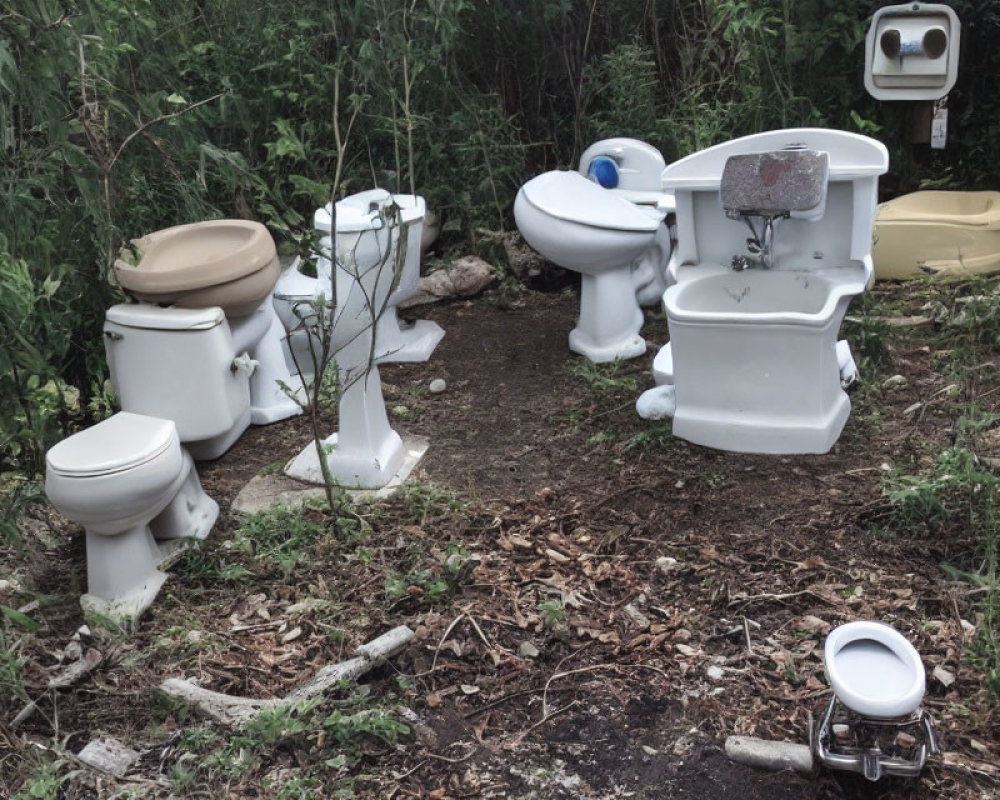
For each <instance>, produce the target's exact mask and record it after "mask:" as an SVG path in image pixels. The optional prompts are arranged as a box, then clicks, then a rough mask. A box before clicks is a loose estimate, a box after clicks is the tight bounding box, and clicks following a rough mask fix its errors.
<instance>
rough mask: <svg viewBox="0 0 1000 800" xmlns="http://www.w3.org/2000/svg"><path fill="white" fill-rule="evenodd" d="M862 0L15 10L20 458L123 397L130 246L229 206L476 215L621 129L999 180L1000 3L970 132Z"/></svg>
mask: <svg viewBox="0 0 1000 800" xmlns="http://www.w3.org/2000/svg"><path fill="white" fill-rule="evenodd" d="M879 5H880V4H879V3H876V2H870V1H865V0H799V1H798V2H792V0H753V2H751V0H701V1H700V2H699V1H698V0H646V2H635V0H416V2H414V0H299V2H296V3H279V2H274V0H178V1H177V2H173V3H160V2H155V0H8V2H5V3H0V326H2V327H0V336H2V339H0V472H2V471H4V470H16V471H18V472H20V473H24V474H29V475H30V474H37V473H38V472H39V471H40V470H41V468H42V466H43V455H44V451H45V448H46V447H47V446H49V445H50V444H52V443H53V442H54V441H55V440H56V439H58V438H59V437H60V436H62V435H65V433H66V432H67V431H68V430H70V429H72V428H73V427H74V426H77V425H80V424H84V423H85V422H87V421H88V420H89V419H92V418H94V417H95V416H101V415H103V414H105V413H106V412H107V408H108V406H107V402H106V397H105V390H104V378H105V376H106V367H105V365H104V361H103V349H102V343H101V336H100V326H101V320H102V318H103V312H104V309H105V308H106V307H107V306H108V305H109V304H111V303H112V302H115V301H116V300H119V299H120V298H121V293H120V290H119V289H118V288H117V287H116V286H115V285H114V283H113V281H112V279H111V276H110V274H109V267H110V264H111V262H112V260H113V257H114V254H115V253H116V252H117V251H118V249H119V248H120V247H121V246H122V245H123V244H124V243H126V242H127V241H128V239H130V238H132V237H135V236H138V235H141V234H143V233H147V232H149V231H152V230H154V229H157V228H160V227H164V226H168V225H173V224H179V223H184V222H191V221H195V220H199V219H205V218H210V217H218V216H237V217H251V218H256V219H260V220H262V221H264V222H265V223H267V224H268V225H269V226H270V227H271V229H272V231H274V233H275V234H276V236H278V238H279V239H282V240H284V241H287V242H295V241H297V240H299V239H301V237H302V235H303V234H305V233H307V230H308V225H309V220H310V218H311V212H312V210H313V209H314V208H316V206H317V205H319V204H321V203H323V202H326V201H327V200H328V199H329V195H330V190H331V182H332V177H333V174H334V170H335V167H336V162H337V156H338V143H337V140H336V136H335V133H334V121H335V120H337V121H339V123H340V125H341V130H342V132H343V131H344V130H345V129H346V128H347V126H348V123H349V121H350V120H351V119H352V117H353V118H354V125H353V127H352V128H351V132H350V137H349V140H348V142H347V144H346V147H344V148H343V151H344V153H343V154H344V155H345V156H346V161H345V170H344V175H343V180H342V182H341V186H340V188H341V191H342V193H346V192H352V191H357V190H360V189H363V188H367V187H370V186H372V185H373V184H378V185H383V186H386V187H387V188H391V189H398V190H402V191H412V190H414V189H415V190H416V191H418V192H419V193H421V194H423V195H425V196H426V197H427V198H428V201H429V203H430V205H431V207H433V208H435V209H437V210H439V211H440V212H442V213H443V214H444V215H445V216H446V218H448V219H450V220H452V221H453V224H454V223H457V226H456V227H457V230H459V231H461V232H462V233H463V234H464V236H465V239H466V241H467V243H468V245H469V246H470V247H472V246H475V243H476V241H477V231H479V230H482V229H484V228H485V229H489V230H504V229H510V228H511V227H512V221H511V214H510V210H511V205H512V201H513V197H514V194H515V192H516V191H517V188H518V186H519V185H520V184H521V183H522V182H523V181H524V180H526V179H527V178H528V177H530V176H531V175H533V174H535V173H537V172H538V171H541V170H543V169H548V168H553V167H557V166H562V167H565V166H568V165H571V164H573V162H574V161H575V159H576V158H577V156H578V155H579V153H580V152H581V150H582V149H583V148H584V147H586V146H587V145H588V144H589V143H590V142H592V141H594V140H596V139H597V138H601V137H604V136H609V135H629V136H635V137H638V138H642V139H646V140H647V141H649V142H651V143H652V144H654V145H656V146H657V147H659V148H660V149H661V150H662V151H663V153H664V156H665V157H666V158H667V160H668V161H669V160H672V159H674V158H676V157H679V156H682V155H684V154H686V153H688V152H691V151H693V150H695V149H698V148H701V147H705V146H707V145H710V144H714V143H716V142H719V141H722V140H725V139H728V138H731V137H734V136H739V135H743V134H747V133H752V132H755V131H759V130H765V129H769V128H775V127H784V126H794V125H818V126H834V127H840V128H846V129H852V130H857V129H859V128H860V129H863V130H865V131H866V132H869V133H872V132H874V134H875V135H877V136H878V137H879V138H881V139H882V140H883V141H885V142H886V144H887V145H888V146H889V147H890V150H891V153H892V167H891V169H892V172H891V174H890V175H889V176H887V178H886V180H885V181H884V182H883V187H884V188H885V189H886V190H887V191H888V192H890V193H899V192H904V191H910V190H913V189H915V188H918V187H919V186H920V185H921V184H922V183H924V184H927V185H936V186H947V187H955V188H958V187H961V188H970V189H971V188H998V187H1000V175H998V174H997V173H998V169H1000V168H998V166H997V165H998V164H1000V100H998V99H997V95H996V91H995V83H996V78H997V76H998V75H1000V69H998V68H1000V49H998V48H996V47H994V46H993V45H994V43H995V41H997V39H998V38H1000V5H998V4H997V3H996V2H995V0H958V1H957V2H954V3H952V5H953V7H954V8H955V10H956V11H957V12H958V14H959V16H960V18H961V19H962V22H963V30H962V37H963V41H962V59H961V72H960V78H959V83H958V85H957V86H956V88H955V90H954V91H953V92H952V94H951V96H950V99H949V103H950V114H951V128H950V131H949V144H948V148H947V149H946V150H944V151H933V152H932V151H930V150H929V149H927V148H926V146H913V145H911V144H910V143H909V113H910V112H909V108H908V106H907V104H891V103H876V102H875V101H874V100H872V99H871V98H869V97H868V96H867V94H866V93H865V91H864V88H863V82H862V67H863V51H864V45H863V39H864V33H865V28H866V19H867V17H868V16H869V15H870V14H871V12H872V11H873V10H874V9H875V8H877V7H878V6H879Z"/></svg>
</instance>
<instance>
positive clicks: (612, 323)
mask: <svg viewBox="0 0 1000 800" xmlns="http://www.w3.org/2000/svg"><path fill="white" fill-rule="evenodd" d="M666 214H667V210H666V209H665V208H658V207H656V206H640V205H636V204H634V203H630V202H629V201H627V200H625V199H624V198H623V197H621V196H619V195H617V194H615V193H613V192H609V191H607V190H606V189H604V188H602V187H601V186H599V185H598V184H597V183H596V182H594V181H591V180H589V179H588V178H586V177H584V176H583V175H581V174H580V173H579V172H561V171H554V172H546V173H543V174H541V175H539V176H537V177H535V178H532V179H531V180H530V181H528V182H527V183H525V184H524V185H523V186H522V187H521V189H520V191H519V192H518V193H517V198H516V199H515V201H514V217H515V219H516V220H517V226H518V229H519V230H520V231H521V235H522V236H524V239H525V241H526V242H527V243H528V244H529V245H530V246H531V247H532V248H534V249H535V250H536V251H538V253H540V254H541V255H542V256H544V257H545V258H547V259H548V260H549V261H552V262H553V263H554V264H558V265H559V266H561V267H565V268H566V269H570V270H573V271H575V272H579V273H580V274H581V289H580V318H579V321H578V323H577V326H576V327H575V328H574V329H573V331H572V332H571V333H570V336H569V346H570V349H571V350H573V351H574V352H576V353H580V354H581V355H583V356H586V357H587V358H589V359H590V360H591V361H594V362H597V363H601V362H607V361H615V360H618V359H625V358H635V357H636V356H640V355H642V354H643V353H645V352H646V342H645V340H644V339H643V338H642V337H641V336H640V335H639V329H640V328H641V327H642V323H643V315H642V310H641V308H640V307H639V303H638V301H637V300H636V290H635V285H634V282H633V275H632V264H633V262H634V261H635V260H636V259H637V258H639V257H640V256H642V255H643V254H644V253H646V252H648V251H649V250H650V248H651V247H652V246H653V245H654V242H655V240H656V236H657V233H658V231H659V230H660V229H661V228H662V227H663V220H664V218H665V216H666Z"/></svg>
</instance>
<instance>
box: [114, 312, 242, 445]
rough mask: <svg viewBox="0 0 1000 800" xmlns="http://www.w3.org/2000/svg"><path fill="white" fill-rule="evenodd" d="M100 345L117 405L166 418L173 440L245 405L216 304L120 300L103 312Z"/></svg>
mask: <svg viewBox="0 0 1000 800" xmlns="http://www.w3.org/2000/svg"><path fill="white" fill-rule="evenodd" d="M104 348H105V352H106V353H107V357H108V368H109V369H110V371H111V381H112V384H113V385H114V387H115V391H116V392H117V393H118V397H119V398H120V400H121V406H122V410H123V411H130V412H132V413H135V414H144V415H146V416H150V417H160V418H161V419H170V420H173V421H174V423H175V424H176V426H177V433H178V435H179V436H180V440H181V442H189V441H199V440H202V439H208V438H211V437H213V436H217V435H219V434H221V433H224V432H226V431H228V430H229V429H230V428H232V427H233V425H234V424H235V423H236V421H237V420H238V419H239V418H240V417H241V416H242V415H243V414H245V413H246V411H247V409H248V408H249V406H250V379H249V375H248V374H247V371H246V370H245V369H241V368H237V367H236V366H234V363H233V360H234V357H235V356H236V355H237V354H236V353H234V352H233V344H232V337H231V335H230V331H229V324H228V323H227V322H226V317H225V315H224V314H223V312H222V309H221V308H218V307H216V306H213V307H210V308H192V309H187V308H161V307H159V306H154V305H150V304H146V303H138V304H120V305H116V306H112V307H111V308H109V309H108V311H107V313H106V315H105V319H104Z"/></svg>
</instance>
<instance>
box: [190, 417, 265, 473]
mask: <svg viewBox="0 0 1000 800" xmlns="http://www.w3.org/2000/svg"><path fill="white" fill-rule="evenodd" d="M251 417H252V414H251V411H250V408H249V407H247V409H246V410H245V411H244V412H243V413H242V414H240V417H239V419H238V420H236V424H235V425H233V426H232V427H231V428H230V429H229V430H228V431H226V432H225V433H220V434H219V435H218V436H213V437H212V438H211V439H200V440H198V441H196V442H184V448H185V449H186V450H187V451H188V452H189V453H190V454H191V456H192V457H193V458H194V459H195V461H214V460H215V459H217V458H218V457H219V456H221V455H222V454H223V453H225V452H226V451H227V450H228V449H229V448H230V447H232V446H233V445H234V444H236V440H237V439H239V438H240V437H241V436H242V435H243V432H244V431H245V430H246V429H247V428H249V427H250V422H251Z"/></svg>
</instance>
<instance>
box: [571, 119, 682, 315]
mask: <svg viewBox="0 0 1000 800" xmlns="http://www.w3.org/2000/svg"><path fill="white" fill-rule="evenodd" d="M666 166H667V164H666V162H665V161H664V160H663V154H662V153H661V152H660V151H659V150H657V149H656V148H655V147H653V146H652V145H651V144H648V143H647V142H643V141H640V140H639V139H631V138H628V137H625V136H616V137H614V138H612V139H602V140H600V141H598V142H594V143H593V144H592V145H590V147H588V148H587V149H586V150H584V151H583V155H581V156H580V165H579V167H578V171H579V173H580V174H581V175H584V176H586V177H588V178H590V179H591V180H592V181H595V182H596V183H598V184H599V185H600V186H602V187H603V188H604V189H605V190H607V191H609V192H611V193H613V194H616V195H618V196H619V197H621V198H622V199H623V200H627V201H628V202H630V203H634V204H636V205H640V206H648V207H653V208H659V209H660V210H666V211H667V212H668V214H669V212H671V211H673V206H672V204H671V196H670V195H669V193H667V192H664V190H663V187H662V186H661V185H660V175H661V174H662V173H663V170H664V168H665V167H666ZM669 221H670V220H669V217H668V219H667V220H665V221H664V222H665V224H663V225H661V226H660V228H659V229H658V230H657V232H656V238H655V239H654V241H653V245H652V247H650V248H649V249H647V250H646V251H645V252H643V253H642V255H640V256H639V257H638V258H636V259H635V260H634V261H633V262H632V265H631V268H632V285H633V287H634V288H635V297H636V300H638V301H639V305H642V306H652V305H656V304H658V303H659V302H660V298H661V296H662V295H663V292H664V290H665V289H666V288H667V262H668V261H669V259H670V251H671V248H672V241H671V232H670V228H669V227H668V223H669Z"/></svg>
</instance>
